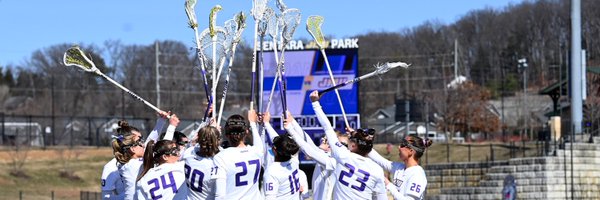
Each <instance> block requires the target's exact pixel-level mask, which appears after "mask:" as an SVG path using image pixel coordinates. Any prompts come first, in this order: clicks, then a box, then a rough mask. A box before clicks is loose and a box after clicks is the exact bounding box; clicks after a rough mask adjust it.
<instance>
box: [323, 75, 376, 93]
mask: <svg viewBox="0 0 600 200" xmlns="http://www.w3.org/2000/svg"><path fill="white" fill-rule="evenodd" d="M376 74H377V72H371V73H368V74H365V75H362V76H359V77H356V78H354V79H352V80H349V81H346V82H343V83H340V84H338V85H335V86H333V87H330V88H327V89H325V90H321V91H319V96H321V95H323V94H325V93H327V92H331V91H332V90H335V89H338V88H341V87H344V86H346V85H348V84H353V83H356V82H359V81H361V80H363V79H366V78H369V77H371V76H375V75H376Z"/></svg>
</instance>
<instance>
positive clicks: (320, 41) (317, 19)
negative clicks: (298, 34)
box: [306, 15, 325, 49]
mask: <svg viewBox="0 0 600 200" xmlns="http://www.w3.org/2000/svg"><path fill="white" fill-rule="evenodd" d="M323 21H325V19H324V18H323V17H322V16H319V15H312V16H309V17H308V19H306V30H307V31H308V33H310V35H311V36H312V37H313V38H314V39H315V42H316V43H317V46H319V49H323V48H325V37H324V36H323V32H321V25H322V24H323Z"/></svg>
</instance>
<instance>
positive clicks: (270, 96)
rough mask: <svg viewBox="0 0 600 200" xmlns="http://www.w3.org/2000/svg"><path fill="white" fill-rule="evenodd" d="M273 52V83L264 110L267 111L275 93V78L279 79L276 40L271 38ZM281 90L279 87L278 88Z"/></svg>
mask: <svg viewBox="0 0 600 200" xmlns="http://www.w3.org/2000/svg"><path fill="white" fill-rule="evenodd" d="M273 53H274V57H275V65H277V67H276V69H275V78H274V79H273V85H272V86H271V92H270V93H269V101H268V102H267V108H266V109H265V112H269V107H271V101H272V100H273V93H275V85H277V80H278V79H279V65H278V64H277V63H279V57H278V56H279V55H278V54H277V40H275V39H273ZM280 90H281V88H280Z"/></svg>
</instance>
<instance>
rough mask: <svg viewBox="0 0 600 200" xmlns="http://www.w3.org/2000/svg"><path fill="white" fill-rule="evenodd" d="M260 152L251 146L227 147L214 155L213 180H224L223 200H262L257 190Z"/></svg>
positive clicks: (261, 156) (261, 154) (260, 161)
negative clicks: (214, 172) (215, 168)
mask: <svg viewBox="0 0 600 200" xmlns="http://www.w3.org/2000/svg"><path fill="white" fill-rule="evenodd" d="M260 148H263V147H262V146H261V147H260ZM262 152H263V151H262V150H259V149H258V148H256V147H253V146H246V147H242V148H238V147H229V148H227V149H224V150H222V151H221V152H219V153H218V154H217V155H215V157H214V163H215V165H216V167H217V168H218V170H217V173H216V175H215V176H213V178H216V179H225V183H226V184H225V185H224V186H225V196H224V197H223V198H224V199H262V197H261V194H260V190H259V189H258V178H259V175H260V167H261V163H262V158H263V153H262ZM216 187H223V185H217V186H216Z"/></svg>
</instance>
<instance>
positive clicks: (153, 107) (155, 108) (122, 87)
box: [96, 70, 162, 113]
mask: <svg viewBox="0 0 600 200" xmlns="http://www.w3.org/2000/svg"><path fill="white" fill-rule="evenodd" d="M96 74H98V75H100V76H102V77H103V78H104V79H106V80H108V81H109V82H111V83H112V84H114V85H116V86H117V87H119V88H121V89H122V90H123V91H125V92H127V93H128V94H129V95H131V96H133V97H134V98H135V99H137V100H139V101H141V102H144V104H146V105H147V106H148V107H150V108H152V109H154V111H156V112H158V113H160V112H162V110H161V109H159V108H157V107H156V106H154V105H152V104H151V103H150V102H148V101H146V100H144V99H142V97H140V96H138V95H137V94H135V93H133V92H132V91H130V90H129V89H127V88H126V87H124V86H123V85H121V84H119V83H118V82H116V81H115V80H113V79H112V78H110V77H108V76H106V75H104V73H102V72H100V71H98V70H97V71H96Z"/></svg>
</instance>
